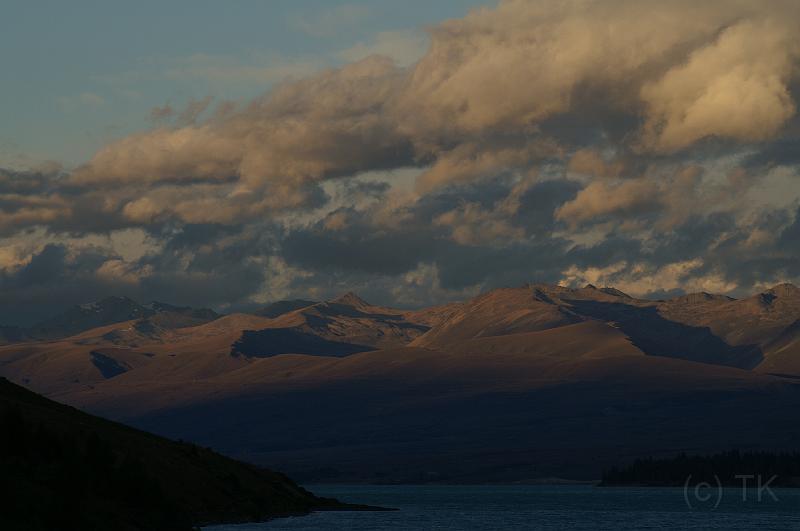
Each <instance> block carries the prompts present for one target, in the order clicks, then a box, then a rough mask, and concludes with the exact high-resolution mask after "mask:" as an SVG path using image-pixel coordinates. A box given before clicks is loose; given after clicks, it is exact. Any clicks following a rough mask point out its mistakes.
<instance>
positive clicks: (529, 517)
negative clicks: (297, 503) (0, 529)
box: [204, 485, 800, 531]
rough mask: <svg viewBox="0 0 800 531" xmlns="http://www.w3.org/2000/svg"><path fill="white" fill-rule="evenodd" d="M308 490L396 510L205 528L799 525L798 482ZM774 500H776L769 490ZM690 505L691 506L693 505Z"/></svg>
mask: <svg viewBox="0 0 800 531" xmlns="http://www.w3.org/2000/svg"><path fill="white" fill-rule="evenodd" d="M307 488H308V489H309V490H311V491H312V492H314V493H316V494H318V495H321V496H329V497H335V498H338V499H339V500H342V501H346V502H353V503H366V504H370V505H380V506H383V507H394V508H397V509H399V510H398V511H393V512H321V513H314V514H311V515H309V516H302V517H296V518H283V519H277V520H273V521H271V522H266V523H262V524H243V525H236V526H213V527H207V528H204V529H206V530H208V531H228V530H230V531H278V530H287V531H288V530H292V531H301V530H302V531H306V530H319V529H323V530H324V529H337V530H341V531H346V530H378V531H380V530H389V529H391V530H396V529H400V530H419V529H436V530H461V529H475V530H497V529H585V530H592V531H594V530H598V529H608V530H620V529H721V530H722V529H724V530H734V529H742V530H744V529H746V530H750V529H759V530H766V529H780V530H800V489H772V491H771V493H770V491H763V492H762V493H761V500H760V501H759V499H758V498H759V496H758V494H759V493H758V491H757V490H756V489H747V490H744V491H743V490H742V489H737V488H725V489H717V488H716V487H706V486H703V485H701V486H699V487H697V486H690V487H689V488H687V489H684V488H682V487H677V488H652V487H651V488H631V487H609V488H600V487H593V486H588V485H579V486H572V485H570V486H561V485H558V486H552V485H546V486H541V485H500V486H498V485H479V486H444V485H392V486H375V485H308V486H307ZM771 494H772V495H774V496H775V498H777V500H776V499H773V497H772V495H771ZM690 506H691V507H690Z"/></svg>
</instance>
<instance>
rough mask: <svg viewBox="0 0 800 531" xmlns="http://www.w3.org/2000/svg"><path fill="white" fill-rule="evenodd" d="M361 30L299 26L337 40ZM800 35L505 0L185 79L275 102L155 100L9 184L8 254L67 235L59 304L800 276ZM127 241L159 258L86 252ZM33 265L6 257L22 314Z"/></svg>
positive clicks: (0, 186) (738, 14)
mask: <svg viewBox="0 0 800 531" xmlns="http://www.w3.org/2000/svg"><path fill="white" fill-rule="evenodd" d="M369 16H370V15H369V12H368V10H366V9H364V8H361V7H358V6H345V7H342V8H336V9H332V10H328V11H324V12H321V13H315V14H313V16H309V17H305V18H304V19H303V20H300V21H296V22H297V27H298V28H300V29H301V30H302V31H304V32H305V33H307V34H309V35H313V36H315V37H317V38H325V36H326V35H328V34H329V32H331V31H342V28H346V27H348V26H352V25H357V24H362V25H363V24H364V22H365V21H366V20H368V18H369ZM799 18H800V7H798V4H797V3H796V2H792V1H788V0H787V1H783V0H775V1H771V2H755V1H746V0H730V1H728V0H726V1H723V0H715V1H710V2H690V1H689V0H675V1H673V2H656V1H655V0H644V1H634V0H602V1H601V0H567V1H564V2H533V1H523V0H506V1H504V2H501V3H499V5H498V6H497V7H496V8H481V9H476V10H473V11H471V12H470V13H469V14H467V15H466V16H465V17H463V18H460V19H454V20H448V21H445V22H442V23H440V24H438V25H436V26H434V27H432V28H430V29H429V32H428V37H427V40H425V39H418V35H419V34H416V33H414V32H405V31H395V32H383V33H377V34H376V35H375V37H374V39H373V40H371V41H365V42H363V43H359V44H357V45H356V46H354V47H352V48H350V49H348V50H345V51H342V52H340V57H341V58H344V59H345V60H351V59H352V60H353V62H351V63H349V64H346V65H344V66H342V67H339V68H330V69H326V70H319V68H318V66H319V65H317V63H316V61H315V60H313V58H312V59H309V60H305V59H303V60H299V61H294V60H288V59H286V58H279V57H277V58H276V57H270V56H267V55H264V56H253V57H250V58H249V60H248V61H245V62H242V61H235V60H233V59H232V58H230V57H225V56H214V55H197V56H192V57H190V58H184V59H183V60H180V61H173V62H171V63H169V64H168V65H167V66H168V68H167V69H168V70H169V71H170V72H171V73H170V75H175V76H183V77H185V78H189V79H198V80H199V79H204V80H212V79H216V80H218V81H219V82H227V81H228V80H232V79H235V80H238V81H236V82H239V83H246V84H248V86H257V87H262V86H263V87H267V88H268V90H266V92H264V93H263V94H262V95H261V96H259V97H256V98H254V99H252V100H250V101H238V102H226V101H223V102H215V101H213V100H211V99H210V98H204V99H199V100H191V101H189V102H185V103H184V104H183V105H175V104H173V103H167V104H165V105H164V106H162V107H158V108H156V109H154V110H153V113H152V118H153V127H152V128H151V129H149V130H146V131H141V132H138V133H136V134H133V135H129V136H126V137H123V138H120V139H119V140H117V141H115V142H112V143H111V144H109V145H107V146H106V147H104V148H103V149H101V150H99V151H98V152H97V153H96V154H95V155H94V156H93V157H92V158H91V159H90V160H88V161H87V162H86V163H85V164H84V165H82V166H81V167H79V168H77V169H76V170H75V171H72V172H69V173H68V174H65V172H63V171H60V170H54V171H51V172H27V173H24V174H22V173H17V174H13V173H10V172H5V173H3V172H0V206H2V209H0V236H3V237H5V238H6V241H8V244H9V245H11V246H12V247H13V246H15V245H18V244H19V241H22V240H24V239H25V237H26V236H25V234H26V233H29V232H30V231H39V232H37V234H38V233H44V234H47V235H48V237H50V238H60V239H61V242H60V243H59V242H56V244H55V245H61V247H60V249H61V251H63V253H62V254H61V255H59V254H58V249H55V250H53V249H50V250H48V251H47V253H45V254H44V257H43V258H41V259H37V260H39V261H40V262H41V263H49V264H51V265H52V267H53V268H55V269H53V270H52V273H53V275H55V278H61V279H62V283H63V284H64V285H65V286H73V287H74V290H75V291H74V293H73V292H71V293H72V294H64V295H63V296H64V297H65V300H77V299H78V298H79V295H77V293H79V291H80V290H79V288H80V286H86V290H85V293H87V294H88V293H95V292H99V291H101V288H102V289H110V290H119V291H124V292H126V293H133V294H138V295H140V296H150V295H151V294H154V293H164V294H167V295H170V296H174V297H175V299H176V302H181V303H189V302H199V303H203V301H206V302H205V303H206V304H217V305H219V306H220V307H224V306H225V305H229V304H245V303H248V302H252V301H253V300H256V299H258V300H265V299H266V298H268V297H269V296H271V295H270V294H289V293H293V294H296V295H297V296H300V295H303V296H313V297H317V296H321V295H322V294H326V293H331V292H332V291H334V290H337V289H340V288H348V287H349V288H353V289H358V288H359V287H362V288H363V289H365V290H367V292H368V293H369V294H371V295H372V296H374V297H376V300H377V302H383V303H390V302H392V299H393V297H397V296H398V289H399V288H398V286H401V287H402V288H403V289H408V290H409V291H408V293H409V295H408V296H407V297H404V300H405V301H406V302H407V303H408V304H421V303H422V302H426V303H431V302H436V300H435V299H437V298H439V299H450V298H452V297H456V296H459V295H464V294H469V293H474V292H475V291H476V290H480V289H486V288H490V287H494V286H499V285H504V284H514V283H523V282H526V281H532V280H533V281H558V280H564V281H565V282H582V281H584V280H586V279H590V278H596V279H598V280H602V281H603V282H605V281H607V282H609V283H611V282H614V283H618V284H619V285H622V286H626V287H628V288H629V289H631V290H632V291H636V292H637V293H642V294H644V293H655V292H657V291H658V290H673V289H679V288H680V286H685V287H686V288H687V289H695V288H701V287H704V286H705V287H709V288H711V287H714V288H715V289H718V290H723V291H729V292H731V293H740V292H743V291H746V290H748V289H751V288H753V287H754V286H760V285H762V284H763V283H765V282H769V281H770V280H773V279H783V280H786V279H798V278H800V271H798V270H797V267H796V264H797V263H798V259H800V250H798V244H797V243H796V242H797V241H798V240H797V239H793V235H794V234H795V232H796V227H797V221H796V220H797V205H798V202H800V189H798V188H797V186H796V183H797V182H798V181H797V179H798V178H800V175H798V167H797V164H796V163H797V157H796V155H795V154H794V151H796V149H794V148H796V145H797V138H798V131H800V129H798V124H800V118H798V115H797V112H796V109H797V90H798V87H800V77H799V76H798V64H800V29H798V26H797V24H795V23H794V22H795V21H796V20H798V19H799ZM426 43H427V44H426ZM332 53H335V52H332ZM130 230H137V231H140V232H141V233H142V234H146V235H147V238H149V240H150V241H151V243H152V245H151V246H150V247H148V249H147V251H146V253H144V254H142V255H141V256H135V257H132V256H122V253H120V252H119V251H118V250H116V249H106V248H104V247H103V246H100V245H93V246H92V247H91V249H89V247H88V246H87V244H85V242H83V243H79V242H77V241H76V239H77V238H86V237H89V236H97V235H107V236H108V237H109V238H112V239H113V238H115V237H118V236H116V235H118V234H120V233H123V232H124V231H130ZM15 238H16V240H15ZM14 248H16V247H14ZM37 253H38V254H42V253H44V247H43V246H41V245H40V246H39V247H38V248H37V249H36V250H35V251H30V250H29V251H26V252H25V253H16V252H15V253H5V254H2V255H0V260H2V263H3V264H6V266H5V268H6V272H5V274H6V277H5V278H6V279H7V280H6V282H7V284H6V286H8V288H9V290H10V291H9V292H10V293H14V294H15V295H14V297H24V290H18V291H14V286H16V285H19V286H23V285H26V286H30V285H31V284H30V282H29V283H28V284H25V278H30V277H25V275H22V273H21V272H22V271H23V270H26V268H27V267H28V265H27V264H28V262H29V261H30V262H31V263H33V258H32V256H34V255H37V256H38V254H37ZM59 257H60V258H59ZM37 263H38V262H37ZM37 267H38V266H37ZM18 273H19V274H18ZM26 274H27V273H26ZM31 274H32V273H31ZM20 275H22V276H20ZM36 278H39V279H40V281H41V282H43V283H44V285H49V284H47V282H45V280H44V277H43V276H39V277H36ZM69 279H73V280H74V282H73V281H72V280H69ZM71 282H73V283H72V284H71ZM65 289H66V288H65ZM70 289H72V288H70ZM426 290H428V291H427V293H428V295H427V298H426V295H425V293H426ZM275 296H277V295H275ZM32 297H33V296H32ZM9 300H13V297H12V298H11V299H9ZM9 304H11V303H9ZM9 308H10V306H9Z"/></svg>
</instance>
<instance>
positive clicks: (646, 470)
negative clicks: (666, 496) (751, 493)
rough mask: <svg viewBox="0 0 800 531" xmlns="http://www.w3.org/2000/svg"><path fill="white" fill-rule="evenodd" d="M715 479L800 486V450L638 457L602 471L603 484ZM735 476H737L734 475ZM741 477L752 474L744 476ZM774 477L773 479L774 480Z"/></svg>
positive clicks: (725, 482) (730, 483) (736, 483)
mask: <svg viewBox="0 0 800 531" xmlns="http://www.w3.org/2000/svg"><path fill="white" fill-rule="evenodd" d="M690 475H691V482H692V483H693V484H696V483H697V482H702V481H706V482H708V483H710V484H712V485H716V484H717V480H719V482H720V483H721V484H722V485H726V486H736V487H741V486H742V485H743V482H745V481H747V485H748V486H750V487H753V486H756V485H757V481H758V478H759V477H760V478H761V481H762V483H766V482H768V481H770V480H772V481H771V482H770V486H775V487H800V453H798V452H792V453H770V452H744V453H742V452H739V451H736V450H734V451H730V452H724V453H719V454H713V455H686V454H685V453H684V454H680V455H678V456H676V457H672V458H665V459H653V458H648V459H638V460H636V461H634V462H633V463H632V464H631V465H628V466H626V467H622V468H612V469H610V470H607V471H606V472H605V473H603V481H602V483H601V484H602V485H684V484H685V483H686V481H687V480H688V478H689V476H690ZM737 476H738V477H737ZM742 476H752V479H747V480H745V479H743V478H742ZM773 478H774V479H773Z"/></svg>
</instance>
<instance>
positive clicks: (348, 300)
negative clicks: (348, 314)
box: [329, 291, 370, 306]
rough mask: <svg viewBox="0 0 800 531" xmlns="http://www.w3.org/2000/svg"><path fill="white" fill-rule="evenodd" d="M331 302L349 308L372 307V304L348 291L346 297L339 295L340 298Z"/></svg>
mask: <svg viewBox="0 0 800 531" xmlns="http://www.w3.org/2000/svg"><path fill="white" fill-rule="evenodd" d="M329 302H332V303H334V304H346V305H348V306H370V304H369V303H368V302H367V301H365V300H364V299H362V298H361V297H359V296H358V295H356V294H355V293H353V292H352V291H348V292H347V293H345V294H344V295H339V296H338V297H336V298H335V299H332V300H331V301H329Z"/></svg>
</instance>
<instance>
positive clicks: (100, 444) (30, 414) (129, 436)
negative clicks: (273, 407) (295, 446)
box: [0, 378, 357, 531]
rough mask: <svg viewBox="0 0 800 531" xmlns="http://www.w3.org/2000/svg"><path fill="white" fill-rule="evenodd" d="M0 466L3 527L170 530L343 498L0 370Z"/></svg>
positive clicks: (329, 505) (332, 504) (295, 510)
mask: <svg viewBox="0 0 800 531" xmlns="http://www.w3.org/2000/svg"><path fill="white" fill-rule="evenodd" d="M0 470H2V474H1V475H0V507H2V511H0V529H3V530H5V531H15V530H25V531H37V530H56V529H57V530H60V531H65V530H73V529H74V530H80V531H90V530H95V529H97V530H100V529H102V530H110V529H113V530H120V531H124V530H162V529H163V530H169V531H180V530H183V529H186V530H189V529H192V528H193V526H196V525H200V524H206V523H215V522H240V521H255V520H264V519H267V518H272V517H277V516H285V515H290V514H304V513H307V512H309V511H312V510H317V509H341V508H347V507H348V506H345V505H343V504H339V503H338V502H336V501H335V500H331V499H325V498H318V497H316V496H314V495H313V494H311V493H310V492H308V491H306V490H304V489H303V488H301V487H299V486H297V485H295V484H294V483H293V482H292V481H291V480H289V479H288V478H287V477H286V476H284V475H282V474H279V473H277V472H272V471H269V470H265V469H261V468H257V467H255V466H252V465H248V464H245V463H241V462H238V461H234V460H232V459H228V458H226V457H224V456H222V455H220V454H217V453H215V452H213V451H212V450H210V449H205V448H200V447H198V446H195V445H192V444H186V443H181V442H173V441H170V440H167V439H163V438H161V437H157V436H155V435H151V434H149V433H145V432H142V431H138V430H135V429H132V428H128V427H126V426H123V425H121V424H117V423H114V422H110V421H107V420H103V419H100V418H97V417H93V416H91V415H87V414H85V413H82V412H80V411H77V410H76V409H73V408H71V407H68V406H63V405H60V404H57V403H55V402H52V401H50V400H48V399H45V398H43V397H41V396H39V395H36V394H34V393H32V392H30V391H27V390H26V389H23V388H22V387H19V386H17V385H14V384H12V383H10V382H9V381H8V380H6V379H4V378H0ZM351 508H357V507H351Z"/></svg>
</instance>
